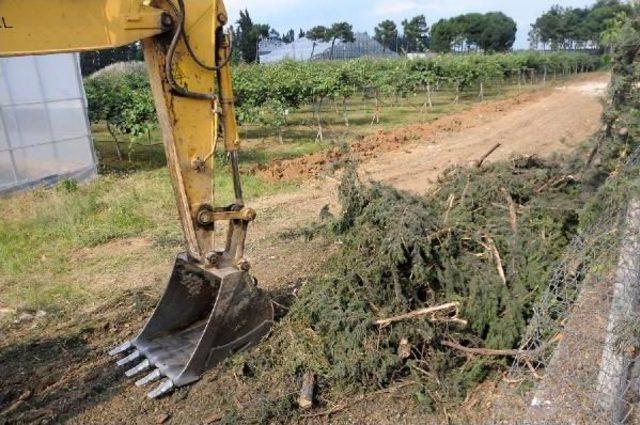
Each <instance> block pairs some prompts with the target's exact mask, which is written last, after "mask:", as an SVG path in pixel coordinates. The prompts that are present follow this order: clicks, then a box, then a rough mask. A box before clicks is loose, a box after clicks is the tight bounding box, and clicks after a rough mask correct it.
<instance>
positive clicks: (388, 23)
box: [373, 19, 398, 52]
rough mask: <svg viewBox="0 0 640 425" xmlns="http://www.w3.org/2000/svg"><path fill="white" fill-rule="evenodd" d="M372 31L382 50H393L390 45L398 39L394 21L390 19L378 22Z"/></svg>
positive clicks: (393, 44)
mask: <svg viewBox="0 0 640 425" xmlns="http://www.w3.org/2000/svg"><path fill="white" fill-rule="evenodd" d="M374 33H375V35H374V36H373V38H374V39H375V40H376V41H378V42H379V43H380V44H382V49H383V51H384V52H386V51H387V49H390V50H394V47H392V46H395V44H396V43H397V41H398V27H397V26H396V24H395V22H393V21H392V20H390V19H387V20H384V21H382V22H380V23H379V24H378V26H377V27H375V28H374Z"/></svg>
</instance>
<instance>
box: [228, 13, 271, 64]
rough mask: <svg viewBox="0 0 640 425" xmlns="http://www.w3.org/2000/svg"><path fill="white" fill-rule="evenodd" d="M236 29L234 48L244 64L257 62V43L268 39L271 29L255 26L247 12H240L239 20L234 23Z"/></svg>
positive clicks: (264, 26)
mask: <svg viewBox="0 0 640 425" xmlns="http://www.w3.org/2000/svg"><path fill="white" fill-rule="evenodd" d="M236 24H237V29H236V33H235V37H234V47H235V48H236V51H239V52H240V57H241V59H242V61H243V62H245V63H254V62H257V61H258V43H259V42H260V40H261V39H263V38H267V37H269V33H270V30H271V28H270V27H269V25H266V24H255V23H254V22H253V20H252V19H251V16H249V11H248V10H246V9H245V10H244V11H242V10H241V11H240V18H239V19H238V21H237V22H236Z"/></svg>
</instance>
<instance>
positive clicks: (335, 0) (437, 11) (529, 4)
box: [225, 0, 595, 48]
mask: <svg viewBox="0 0 640 425" xmlns="http://www.w3.org/2000/svg"><path fill="white" fill-rule="evenodd" d="M593 3H595V0H226V1H225V4H226V5H227V8H228V9H229V14H230V16H231V21H232V22H234V23H235V21H237V19H238V15H239V11H240V10H241V9H245V8H247V9H248V10H249V14H250V15H251V17H252V19H253V21H254V22H257V23H265V24H269V25H271V27H273V28H275V29H277V30H278V31H280V32H283V31H288V30H289V29H290V28H293V29H295V30H296V33H297V32H298V30H299V29H300V28H303V29H309V28H311V27H313V26H315V25H327V24H330V23H333V22H338V21H348V22H349V23H351V24H353V26H354V29H355V30H357V31H366V32H368V33H369V34H372V33H373V28H374V27H375V26H376V24H377V23H378V22H380V21H382V20H384V19H392V20H394V21H396V23H397V24H398V25H400V21H402V20H403V19H405V18H407V17H412V16H415V15H421V14H424V15H425V16H426V17H427V22H428V23H429V25H432V24H433V23H435V22H436V21H438V20H439V19H440V18H444V17H450V16H455V15H459V14H461V13H469V12H491V11H501V12H504V13H506V14H507V15H509V16H511V17H512V18H513V19H515V20H516V22H517V23H518V39H517V41H516V47H517V48H523V47H527V46H528V43H527V34H528V33H529V29H530V27H531V24H532V23H533V22H534V21H535V20H536V18H537V17H538V16H540V15H541V14H542V13H543V12H544V11H545V10H548V9H549V8H550V7H551V6H552V5H554V4H560V5H562V6H573V7H577V6H580V7H584V6H587V5H589V4H593Z"/></svg>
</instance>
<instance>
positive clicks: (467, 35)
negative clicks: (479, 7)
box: [431, 12, 518, 53]
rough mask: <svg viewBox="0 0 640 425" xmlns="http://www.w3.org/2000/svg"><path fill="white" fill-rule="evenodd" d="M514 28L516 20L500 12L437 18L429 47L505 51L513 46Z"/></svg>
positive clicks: (445, 49)
mask: <svg viewBox="0 0 640 425" xmlns="http://www.w3.org/2000/svg"><path fill="white" fill-rule="evenodd" d="M517 31H518V28H517V25H516V22H515V21H514V20H513V19H511V18H509V17H508V16H506V15H505V14H504V13H502V12H491V13H486V14H481V13H468V14H466V15H460V16H456V17H453V18H449V19H441V20H440V21H438V22H437V23H436V24H435V25H434V26H433V28H431V49H432V50H434V51H436V52H442V53H448V52H450V51H451V50H452V49H455V50H478V49H479V50H481V51H483V52H505V51H508V50H509V49H511V47H512V46H513V43H514V42H515V40H516V33H517Z"/></svg>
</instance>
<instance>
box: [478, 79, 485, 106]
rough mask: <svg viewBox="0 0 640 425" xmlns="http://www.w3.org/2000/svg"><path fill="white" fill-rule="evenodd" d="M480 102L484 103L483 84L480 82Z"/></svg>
mask: <svg viewBox="0 0 640 425" xmlns="http://www.w3.org/2000/svg"><path fill="white" fill-rule="evenodd" d="M478 97H479V98H480V102H484V82H483V81H480V94H479V95H478Z"/></svg>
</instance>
